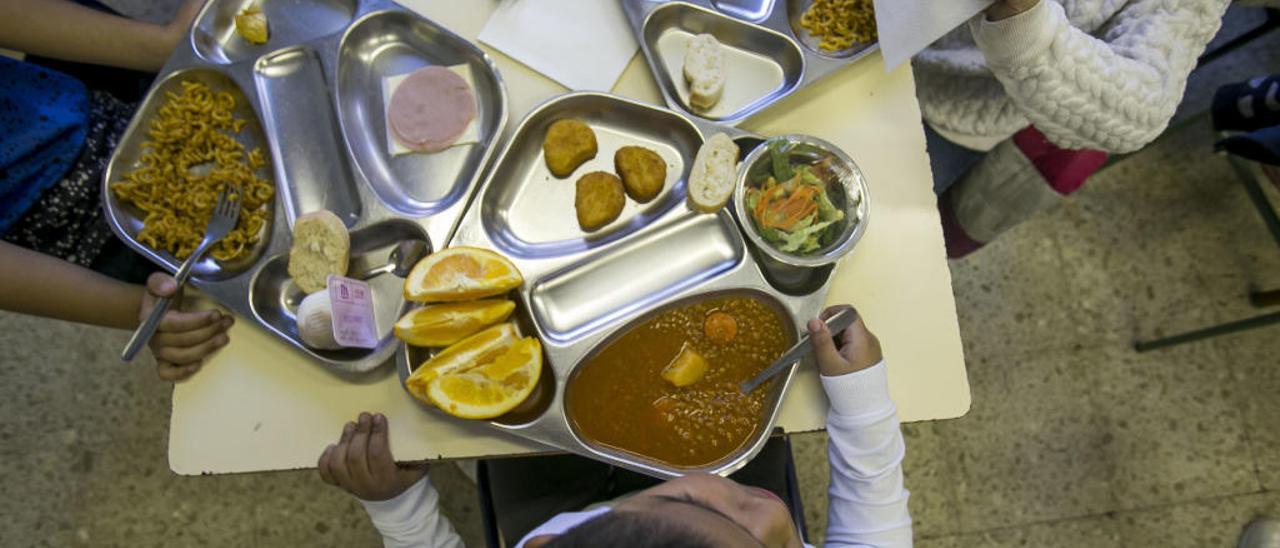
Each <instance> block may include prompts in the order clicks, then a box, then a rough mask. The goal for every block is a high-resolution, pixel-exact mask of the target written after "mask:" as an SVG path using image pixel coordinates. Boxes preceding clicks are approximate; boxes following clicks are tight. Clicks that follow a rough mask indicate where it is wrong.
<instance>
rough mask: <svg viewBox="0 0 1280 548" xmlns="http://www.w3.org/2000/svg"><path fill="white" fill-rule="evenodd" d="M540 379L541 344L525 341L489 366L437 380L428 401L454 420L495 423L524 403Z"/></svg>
mask: <svg viewBox="0 0 1280 548" xmlns="http://www.w3.org/2000/svg"><path fill="white" fill-rule="evenodd" d="M541 375H542V344H540V343H539V342H538V339H535V338H533V337H526V338H523V339H520V342H517V343H515V344H514V345H512V346H511V348H510V349H509V350H507V352H506V353H505V354H502V355H501V356H499V357H498V358H497V359H495V360H493V361H491V362H489V363H487V364H484V365H481V366H479V367H473V368H471V369H467V370H465V371H461V372H456V373H450V374H448V375H443V376H440V377H437V378H436V379H435V380H433V381H431V383H430V384H428V385H427V398H429V399H430V400H431V403H433V404H435V406H436V407H439V408H440V410H442V411H444V412H445V413H448V414H450V415H453V416H455V417H461V418H464V419H492V418H494V417H498V416H501V415H502V414H503V413H506V412H507V411H510V410H512V409H515V408H516V406H518V405H520V404H521V403H522V402H524V400H525V398H528V397H529V394H530V393H532V392H533V389H534V388H535V387H537V386H538V379H539V377H541Z"/></svg>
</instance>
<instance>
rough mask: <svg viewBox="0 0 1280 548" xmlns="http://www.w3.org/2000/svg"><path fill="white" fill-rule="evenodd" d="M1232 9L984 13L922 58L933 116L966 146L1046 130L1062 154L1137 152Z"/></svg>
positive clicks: (921, 80)
mask: <svg viewBox="0 0 1280 548" xmlns="http://www.w3.org/2000/svg"><path fill="white" fill-rule="evenodd" d="M1229 3H1230V0H1041V1H1040V3H1039V4H1037V5H1036V6H1035V7H1034V8H1032V9H1031V10H1029V11H1026V12H1023V13H1020V14H1018V15H1015V16H1013V17H1010V18H1008V19H1004V20H1001V21H995V22H992V21H987V20H986V16H985V15H984V14H981V13H980V14H978V15H977V16H975V17H974V18H973V20H971V21H970V22H969V25H968V28H965V27H964V26H961V27H960V28H958V29H956V30H954V31H952V32H951V33H950V34H948V35H946V36H944V37H942V38H941V39H939V40H938V41H937V42H935V43H934V44H933V45H931V46H930V47H929V48H928V49H926V50H924V51H923V52H921V53H920V54H919V55H917V56H916V58H915V60H914V63H913V64H914V67H915V75H916V85H917V94H918V96H919V99H920V107H921V110H922V112H923V114H924V118H925V120H926V121H927V122H929V124H930V125H932V126H933V127H934V128H935V129H937V130H939V132H940V133H942V134H943V135H944V136H947V137H948V138H951V139H952V140H955V141H957V142H958V143H959V144H961V145H966V146H970V145H969V144H968V143H966V141H968V142H970V143H972V142H983V141H986V142H988V143H992V144H994V142H996V141H999V140H1002V139H1004V138H1007V137H1009V136H1010V135H1012V134H1013V133H1015V132H1017V131H1018V130H1020V129H1022V128H1024V127H1026V126H1027V125H1029V124H1034V125H1035V126H1036V128H1037V129H1039V130H1040V131H1041V132H1042V133H1044V134H1045V136H1047V137H1048V138H1049V140H1050V141H1052V142H1053V143H1054V144H1057V145H1058V146H1060V147H1064V148H1089V149H1100V150H1105V151H1109V152H1130V151H1133V150H1137V149H1139V148H1141V147H1142V146H1143V145H1146V144H1147V143H1149V142H1151V141H1152V140H1154V139H1155V138H1156V136H1157V135H1159V134H1160V132H1161V131H1163V130H1164V128H1165V126H1166V125H1168V123H1169V119H1170V118H1171V117H1172V116H1173V112H1174V110H1175V109H1176V108H1177V106H1178V102H1179V101H1180V100H1181V98H1182V92H1183V89H1184V88H1185V87H1186V83H1187V76H1188V75H1189V74H1190V72H1191V69H1192V68H1194V67H1195V63H1196V58H1198V57H1199V56H1200V54H1201V52H1203V51H1204V48H1205V45H1206V44H1208V43H1209V40H1210V39H1211V38H1213V35H1214V34H1215V33H1217V31H1218V27H1219V25H1220V24H1221V19H1222V14H1223V12H1225V11H1226V9H1227V5H1228V4H1229ZM971 148H987V147H981V146H978V147H974V146H971Z"/></svg>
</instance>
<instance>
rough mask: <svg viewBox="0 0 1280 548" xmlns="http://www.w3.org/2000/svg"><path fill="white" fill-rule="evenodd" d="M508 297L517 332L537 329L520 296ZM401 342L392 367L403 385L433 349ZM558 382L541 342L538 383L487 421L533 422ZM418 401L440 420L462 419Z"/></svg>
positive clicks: (513, 425)
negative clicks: (512, 406) (518, 401)
mask: <svg viewBox="0 0 1280 548" xmlns="http://www.w3.org/2000/svg"><path fill="white" fill-rule="evenodd" d="M508 297H510V298H513V299H515V301H516V311H515V313H514V314H512V315H511V318H510V319H509V320H508V321H510V322H514V323H515V324H516V331H517V332H518V333H520V335H521V336H530V335H533V334H535V333H537V329H536V328H535V327H534V325H533V322H531V321H530V318H529V314H528V312H527V308H525V306H524V305H523V304H521V302H520V299H519V298H518V297H517V296H516V295H509V296H508ZM401 346H402V347H401V349H400V352H399V353H398V355H397V360H398V363H397V367H396V369H397V373H398V374H399V376H400V384H401V386H402V387H403V385H404V381H405V380H406V379H408V378H409V375H412V374H413V372H414V371H417V370H418V368H419V367H421V366H422V364H423V363H425V362H426V361H427V360H429V359H431V356H433V355H434V354H435V350H436V349H432V348H423V347H420V346H409V345H401ZM558 385H559V381H558V379H557V377H556V370H555V368H554V367H552V364H551V360H550V356H548V353H547V348H546V346H544V347H543V349H542V375H541V376H540V377H539V378H538V386H537V387H536V388H534V389H533V393H531V394H529V397H528V398H526V399H525V400H524V402H522V403H521V404H520V405H519V406H517V407H516V408H515V409H512V410H511V411H508V412H507V413H506V414H504V415H502V416H501V417H498V418H496V419H493V420H491V421H489V424H491V425H493V426H495V427H498V428H503V429H514V430H518V429H521V428H524V427H527V426H528V425H530V424H532V423H534V422H536V421H537V420H538V419H539V418H541V417H542V416H543V415H545V414H546V412H547V411H548V410H549V409H551V405H552V403H553V402H554V401H555V400H556V387H557V386H558ZM405 393H406V394H408V389H405ZM415 401H416V400H415ZM418 404H419V405H421V406H422V407H423V408H425V409H427V410H428V411H429V412H431V413H433V414H435V415H437V416H439V417H441V419H442V420H464V419H455V418H453V417H450V416H449V415H447V414H445V413H444V412H442V411H440V410H439V409H436V408H435V407H434V406H432V405H430V404H428V403H424V402H418Z"/></svg>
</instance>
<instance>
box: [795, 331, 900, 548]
mask: <svg viewBox="0 0 1280 548" xmlns="http://www.w3.org/2000/svg"><path fill="white" fill-rule="evenodd" d="M839 308H840V307H833V308H829V309H827V310H826V311H825V312H823V316H824V317H827V316H830V315H832V314H834V313H835V312H837V311H838V310H839ZM809 328H810V329H809V332H810V334H811V336H812V337H813V343H814V351H815V352H814V353H815V355H816V357H817V361H818V369H819V371H820V372H821V374H822V377H821V378H822V387H823V388H824V389H825V390H826V392H827V397H828V399H830V400H831V410H830V411H829V412H828V413H827V434H828V436H829V441H828V443H827V458H828V460H829V461H830V463H831V487H830V489H829V490H828V495H829V502H828V504H827V539H826V546H828V547H835V546H858V547H872V546H874V547H898V546H901V547H909V546H911V515H910V513H909V512H908V510H907V498H908V497H909V496H910V494H909V493H908V492H907V490H906V488H905V487H904V486H903V484H902V457H903V455H904V454H905V451H906V446H905V444H904V443H903V440H902V431H901V429H900V428H899V427H898V417H897V413H896V411H897V410H896V408H895V407H894V405H893V401H892V400H890V399H889V385H888V376H887V375H886V373H887V371H886V370H885V365H884V359H883V357H882V356H881V353H880V342H879V341H878V340H876V338H875V336H874V335H872V334H871V333H870V332H869V331H867V328H866V326H865V325H864V324H863V323H862V320H861V319H859V320H858V321H857V322H855V323H854V324H853V325H852V326H850V327H849V328H848V329H846V330H845V331H844V332H843V333H840V334H838V335H837V336H838V337H839V343H840V348H839V349H837V348H836V341H833V340H832V337H831V333H830V332H829V331H827V329H826V326H825V325H823V324H822V323H821V322H816V321H815V322H811V324H810V326H809Z"/></svg>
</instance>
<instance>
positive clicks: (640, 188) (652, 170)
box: [613, 147, 667, 203]
mask: <svg viewBox="0 0 1280 548" xmlns="http://www.w3.org/2000/svg"><path fill="white" fill-rule="evenodd" d="M613 169H614V170H615V171H617V172H618V176H620V177H622V186H623V187H625V188H626V190H627V196H630V197H631V199H632V200H635V201H637V202H640V203H644V202H647V201H649V200H652V199H654V197H656V196H657V195H658V193H660V192H662V185H663V183H665V182H666V181H667V163H666V162H665V161H663V160H662V157H661V156H658V153H657V152H654V151H652V150H649V149H647V148H644V147H622V148H620V149H618V152H615V153H614V154H613Z"/></svg>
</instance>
